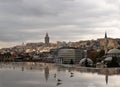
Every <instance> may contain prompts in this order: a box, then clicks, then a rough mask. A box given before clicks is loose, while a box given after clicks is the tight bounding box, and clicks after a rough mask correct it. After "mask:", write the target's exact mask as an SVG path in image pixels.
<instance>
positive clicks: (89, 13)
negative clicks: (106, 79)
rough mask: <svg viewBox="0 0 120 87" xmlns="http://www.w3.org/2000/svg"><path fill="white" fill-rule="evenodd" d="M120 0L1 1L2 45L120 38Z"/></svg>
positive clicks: (0, 26) (0, 43)
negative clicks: (105, 33)
mask: <svg viewBox="0 0 120 87" xmlns="http://www.w3.org/2000/svg"><path fill="white" fill-rule="evenodd" d="M119 20H120V0H0V45H1V47H7V46H12V45H13V43H14V44H15V43H16V44H18V43H22V42H26V41H43V38H44V36H45V33H46V32H48V33H49V35H50V37H51V42H55V41H58V40H62V41H63V40H65V41H79V40H85V39H96V38H100V37H103V36H104V32H105V30H106V31H107V32H108V35H109V36H110V37H114V38H119V37H120V34H119V32H120V21H119Z"/></svg>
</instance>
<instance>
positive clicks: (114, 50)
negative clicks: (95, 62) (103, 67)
mask: <svg viewBox="0 0 120 87" xmlns="http://www.w3.org/2000/svg"><path fill="white" fill-rule="evenodd" d="M107 53H108V54H113V53H114V54H116V53H120V50H119V49H115V48H114V49H111V50H109V51H108V52H107Z"/></svg>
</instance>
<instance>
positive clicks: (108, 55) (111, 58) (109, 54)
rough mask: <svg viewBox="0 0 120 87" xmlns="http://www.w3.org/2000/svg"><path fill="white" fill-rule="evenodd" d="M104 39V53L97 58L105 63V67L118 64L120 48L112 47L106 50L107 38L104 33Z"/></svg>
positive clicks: (119, 64) (119, 62)
mask: <svg viewBox="0 0 120 87" xmlns="http://www.w3.org/2000/svg"><path fill="white" fill-rule="evenodd" d="M104 40H105V41H104V50H105V55H104V56H103V57H101V58H99V59H98V60H100V61H101V63H104V64H105V65H107V67H116V66H120V50H119V49H117V48H115V47H114V48H113V49H110V50H109V51H108V38H107V34H106V33H105V38H104Z"/></svg>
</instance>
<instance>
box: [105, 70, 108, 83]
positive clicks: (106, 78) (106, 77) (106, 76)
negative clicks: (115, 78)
mask: <svg viewBox="0 0 120 87" xmlns="http://www.w3.org/2000/svg"><path fill="white" fill-rule="evenodd" d="M108 74H109V70H108V69H106V71H105V81H106V84H108V76H109V75H108Z"/></svg>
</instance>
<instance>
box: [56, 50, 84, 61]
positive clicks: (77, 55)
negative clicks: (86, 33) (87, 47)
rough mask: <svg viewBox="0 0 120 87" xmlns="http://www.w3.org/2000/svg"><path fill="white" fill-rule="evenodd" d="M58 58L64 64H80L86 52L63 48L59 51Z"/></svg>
mask: <svg viewBox="0 0 120 87" xmlns="http://www.w3.org/2000/svg"><path fill="white" fill-rule="evenodd" d="M58 57H59V58H60V59H62V62H63V63H79V61H80V60H81V59H82V58H83V57H84V51H83V50H81V49H77V48H61V49H59V51H58Z"/></svg>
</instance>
